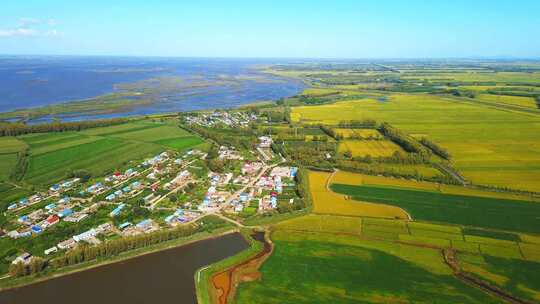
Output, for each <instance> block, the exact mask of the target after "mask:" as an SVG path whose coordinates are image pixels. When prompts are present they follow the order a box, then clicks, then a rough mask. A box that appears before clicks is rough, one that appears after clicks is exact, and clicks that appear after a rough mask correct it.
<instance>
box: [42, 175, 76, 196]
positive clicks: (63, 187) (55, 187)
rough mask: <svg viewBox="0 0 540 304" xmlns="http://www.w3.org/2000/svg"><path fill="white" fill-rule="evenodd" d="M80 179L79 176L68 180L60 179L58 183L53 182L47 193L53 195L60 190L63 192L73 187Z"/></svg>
mask: <svg viewBox="0 0 540 304" xmlns="http://www.w3.org/2000/svg"><path fill="white" fill-rule="evenodd" d="M80 181H81V179H80V178H78V177H75V178H73V179H70V180H66V181H62V182H60V183H58V184H54V185H52V186H51V187H50V188H49V194H51V195H55V194H59V193H62V192H65V191H67V190H69V189H71V188H73V187H74V186H75V185H77V184H78V183H79V182H80Z"/></svg>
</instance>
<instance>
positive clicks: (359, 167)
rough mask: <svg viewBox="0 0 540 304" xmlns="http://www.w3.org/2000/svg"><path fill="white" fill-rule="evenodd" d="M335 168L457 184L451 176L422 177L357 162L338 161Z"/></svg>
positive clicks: (418, 174)
mask: <svg viewBox="0 0 540 304" xmlns="http://www.w3.org/2000/svg"><path fill="white" fill-rule="evenodd" d="M337 167H338V168H339V169H341V170H344V171H353V172H359V173H363V174H368V175H382V176H386V177H394V178H408V179H415V180H421V181H429V182H436V183H443V184H454V185H457V184H459V182H458V181H456V180H455V179H453V178H452V177H451V176H448V175H442V174H441V175H434V176H424V175H422V174H421V173H420V172H418V171H417V170H414V171H413V172H412V173H407V172H403V171H400V170H398V169H395V168H388V167H379V166H377V165H376V164H365V163H359V162H353V161H344V160H340V161H338V162H337Z"/></svg>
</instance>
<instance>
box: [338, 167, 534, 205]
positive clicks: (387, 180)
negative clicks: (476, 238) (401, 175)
mask: <svg viewBox="0 0 540 304" xmlns="http://www.w3.org/2000/svg"><path fill="white" fill-rule="evenodd" d="M417 169H418V170H419V171H420V173H422V174H425V175H426V176H429V171H425V172H424V171H422V170H421V169H420V168H417ZM332 183H335V184H345V185H370V186H377V187H387V188H395V189H418V190H423V191H433V192H440V193H446V194H458V195H466V196H478V197H487V198H502V199H511V200H529V199H530V198H531V197H530V196H526V195H518V194H514V193H505V192H494V191H485V190H480V189H473V188H467V187H462V186H454V185H442V184H436V183H431V182H423V181H413V180H407V179H396V178H391V177H384V176H373V175H365V174H359V173H352V172H346V171H338V172H337V173H336V174H334V176H333V177H332Z"/></svg>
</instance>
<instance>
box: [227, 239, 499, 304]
mask: <svg viewBox="0 0 540 304" xmlns="http://www.w3.org/2000/svg"><path fill="white" fill-rule="evenodd" d="M272 240H273V242H274V244H275V251H274V252H273V254H272V255H271V256H270V258H269V259H268V260H267V261H266V262H265V263H264V264H263V266H262V268H261V272H262V274H263V277H262V280H260V281H255V282H248V283H242V284H241V285H240V288H239V290H238V295H237V297H236V301H235V302H236V303H434V302H433V299H437V303H499V302H498V301H497V300H495V299H494V298H491V297H490V296H488V295H486V294H484V293H482V292H481V291H480V290H477V289H475V288H473V287H470V286H468V285H466V284H464V283H462V282H460V281H458V280H456V279H455V278H454V277H453V276H452V275H451V273H450V271H449V268H447V267H446V266H445V265H444V263H443V260H442V257H441V255H440V253H438V252H437V251H436V250H431V249H427V248H418V247H412V246H404V245H399V244H392V243H384V242H376V241H364V240H360V239H358V238H355V237H352V236H343V235H334V234H323V233H303V232H292V231H280V230H278V231H276V232H274V233H273V234H272ZM419 286H421V288H418V287H419Z"/></svg>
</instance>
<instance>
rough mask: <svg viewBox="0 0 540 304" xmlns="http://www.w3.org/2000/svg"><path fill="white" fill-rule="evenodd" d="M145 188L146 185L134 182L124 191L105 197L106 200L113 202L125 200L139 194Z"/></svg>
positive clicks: (119, 190) (125, 187)
mask: <svg viewBox="0 0 540 304" xmlns="http://www.w3.org/2000/svg"><path fill="white" fill-rule="evenodd" d="M143 188H144V185H143V184H142V183H141V182H140V181H134V182H132V183H131V184H129V185H126V186H124V187H122V189H118V190H116V191H114V192H113V193H111V194H109V195H107V196H106V197H105V200H107V201H109V202H112V201H115V200H118V199H121V198H124V197H126V196H128V195H130V194H133V193H134V192H137V191H139V190H141V189H143Z"/></svg>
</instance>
